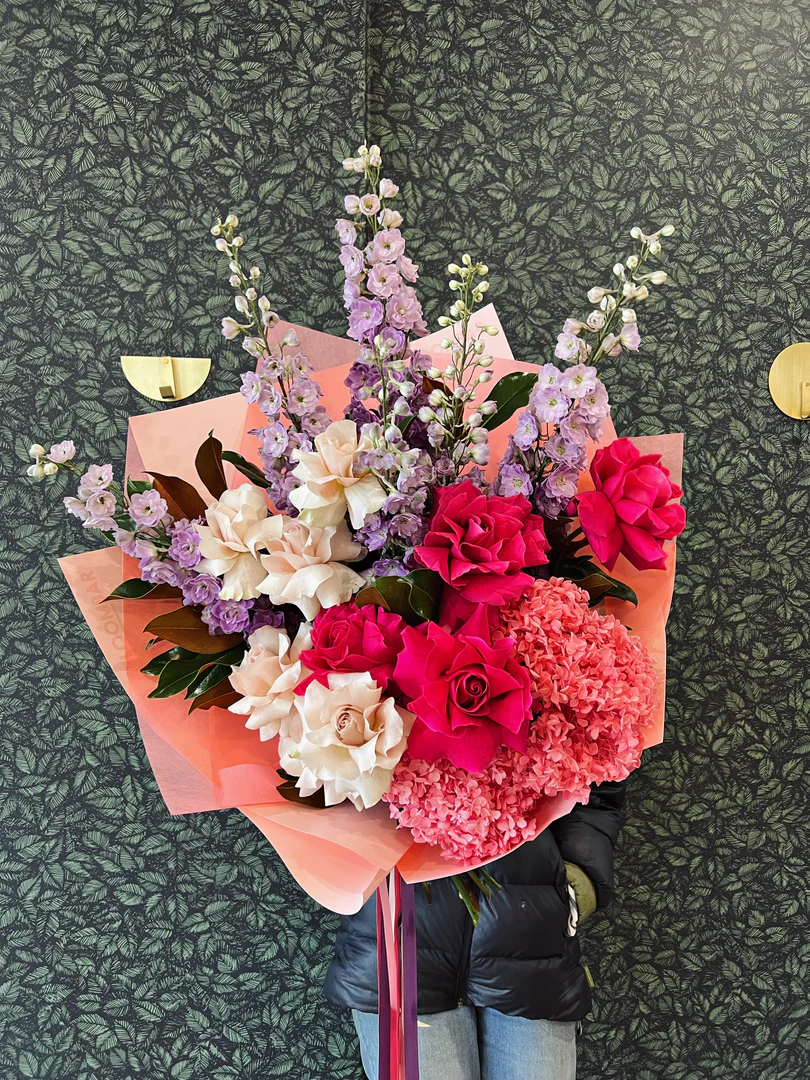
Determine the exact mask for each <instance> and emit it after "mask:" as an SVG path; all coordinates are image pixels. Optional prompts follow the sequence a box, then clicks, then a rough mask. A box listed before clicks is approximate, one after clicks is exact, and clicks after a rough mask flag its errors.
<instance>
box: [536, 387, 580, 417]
mask: <svg viewBox="0 0 810 1080" xmlns="http://www.w3.org/2000/svg"><path fill="white" fill-rule="evenodd" d="M570 405H571V402H570V401H569V400H568V398H567V397H566V396H565V395H564V394H563V393H562V392H561V391H560V390H558V389H556V388H555V387H551V386H549V387H546V388H545V389H543V390H541V389H539V388H538V387H535V388H534V390H532V392H531V396H530V398H529V406H530V408H531V411H532V412H533V414H534V415H535V416H536V417H537V419H538V420H539V421H540V422H541V423H543V424H554V423H556V422H557V421H558V420H562V418H563V417H564V416H565V414H566V413H567V412H568V409H569V407H570Z"/></svg>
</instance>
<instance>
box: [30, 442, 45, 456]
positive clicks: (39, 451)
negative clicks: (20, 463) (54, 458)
mask: <svg viewBox="0 0 810 1080" xmlns="http://www.w3.org/2000/svg"><path fill="white" fill-rule="evenodd" d="M28 453H29V454H30V455H31V457H32V458H41V457H45V447H44V446H42V445H41V443H38V442H35V443H32V444H31V446H29V448H28Z"/></svg>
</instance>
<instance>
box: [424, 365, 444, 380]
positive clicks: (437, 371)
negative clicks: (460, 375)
mask: <svg viewBox="0 0 810 1080" xmlns="http://www.w3.org/2000/svg"><path fill="white" fill-rule="evenodd" d="M427 374H428V378H429V379H441V377H442V375H443V374H444V373H443V372H442V370H441V368H437V367H432V368H428V373H427Z"/></svg>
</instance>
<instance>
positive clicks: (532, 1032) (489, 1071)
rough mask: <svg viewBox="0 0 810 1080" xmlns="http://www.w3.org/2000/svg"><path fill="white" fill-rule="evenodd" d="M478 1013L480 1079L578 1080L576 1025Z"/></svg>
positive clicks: (489, 1010)
mask: <svg viewBox="0 0 810 1080" xmlns="http://www.w3.org/2000/svg"><path fill="white" fill-rule="evenodd" d="M477 1013H478V1045H479V1047H480V1054H481V1080H576V1072H577V1044H576V1029H577V1026H576V1023H562V1022H560V1021H555V1020H526V1019H525V1018H524V1017H522V1016H507V1015H506V1014H505V1013H499V1012H496V1011H495V1009H478V1010H477Z"/></svg>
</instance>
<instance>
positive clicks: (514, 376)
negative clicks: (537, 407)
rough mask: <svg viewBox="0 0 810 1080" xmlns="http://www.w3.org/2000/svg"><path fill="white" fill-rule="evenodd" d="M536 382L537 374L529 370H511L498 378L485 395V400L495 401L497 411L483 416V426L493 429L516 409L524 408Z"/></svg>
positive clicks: (489, 429)
mask: <svg viewBox="0 0 810 1080" xmlns="http://www.w3.org/2000/svg"><path fill="white" fill-rule="evenodd" d="M536 382H537V375H536V374H535V373H534V372H531V371H513V372H510V374H509V375H504V376H503V378H502V379H498V381H497V382H496V383H495V385H494V386H493V387H492V390H491V391H490V394H489V396H488V397H487V401H494V402H495V403H496V405H497V406H498V411H497V412H494V413H493V414H492V416H487V417H485V419H484V423H483V427H485V428H486V429H487V430H488V431H493V430H494V429H495V428H496V427H500V425H501V424H503V423H504V422H505V421H506V420H508V419H509V417H510V416H512V414H513V413H515V412H517V410H518V409H524V408H525V407H526V405H527V404H528V402H529V394H531V392H532V390H533V389H534V386H535V383H536Z"/></svg>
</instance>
